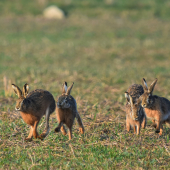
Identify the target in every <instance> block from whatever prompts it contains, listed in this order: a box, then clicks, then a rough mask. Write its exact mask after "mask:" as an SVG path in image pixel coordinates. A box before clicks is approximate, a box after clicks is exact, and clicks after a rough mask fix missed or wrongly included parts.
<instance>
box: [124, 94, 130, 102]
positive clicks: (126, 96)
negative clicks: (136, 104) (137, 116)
mask: <svg viewBox="0 0 170 170" xmlns="http://www.w3.org/2000/svg"><path fill="white" fill-rule="evenodd" d="M125 98H126V100H127V102H130V98H129V93H128V92H125Z"/></svg>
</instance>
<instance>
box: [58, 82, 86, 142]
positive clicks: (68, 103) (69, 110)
mask: <svg viewBox="0 0 170 170" xmlns="http://www.w3.org/2000/svg"><path fill="white" fill-rule="evenodd" d="M73 84H74V83H73ZM73 84H72V85H71V86H70V87H68V88H67V82H64V84H63V87H62V95H61V96H59V98H58V101H57V108H56V114H57V119H58V122H59V125H58V127H56V128H55V132H59V131H60V128H61V132H62V133H63V135H66V130H65V127H64V125H63V124H66V126H67V127H68V128H69V140H71V138H72V126H73V123H74V119H75V117H76V118H77V121H78V124H79V126H80V127H79V130H80V132H81V133H82V134H83V133H84V126H83V123H82V121H81V118H80V115H79V113H78V111H77V104H76V100H75V99H74V98H73V97H72V96H71V95H70V92H71V89H72V87H73Z"/></svg>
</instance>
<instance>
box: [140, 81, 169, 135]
mask: <svg viewBox="0 0 170 170" xmlns="http://www.w3.org/2000/svg"><path fill="white" fill-rule="evenodd" d="M142 83H143V88H144V94H143V95H142V96H141V97H140V99H141V101H142V102H141V105H142V107H143V108H144V110H145V113H146V116H147V118H151V119H152V122H153V123H155V128H156V131H155V132H156V133H159V135H160V136H161V135H162V132H163V125H162V124H163V123H170V101H169V100H168V99H166V98H164V97H159V96H156V95H152V92H153V90H154V87H155V85H156V83H157V79H155V80H154V81H153V82H152V84H151V85H150V86H149V88H148V86H147V84H146V80H145V79H144V78H143V80H142Z"/></svg>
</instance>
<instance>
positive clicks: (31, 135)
mask: <svg viewBox="0 0 170 170" xmlns="http://www.w3.org/2000/svg"><path fill="white" fill-rule="evenodd" d="M32 137H33V127H32V126H31V127H30V133H29V135H28V137H27V138H25V140H27V141H31V140H32Z"/></svg>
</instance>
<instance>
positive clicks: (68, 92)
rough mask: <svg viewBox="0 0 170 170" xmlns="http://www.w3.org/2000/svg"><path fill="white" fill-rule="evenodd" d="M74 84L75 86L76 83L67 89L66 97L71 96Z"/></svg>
mask: <svg viewBox="0 0 170 170" xmlns="http://www.w3.org/2000/svg"><path fill="white" fill-rule="evenodd" d="M73 84H74V82H73V83H72V85H71V86H70V87H69V88H68V89H67V92H66V95H70V92H71V89H72V88H73Z"/></svg>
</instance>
